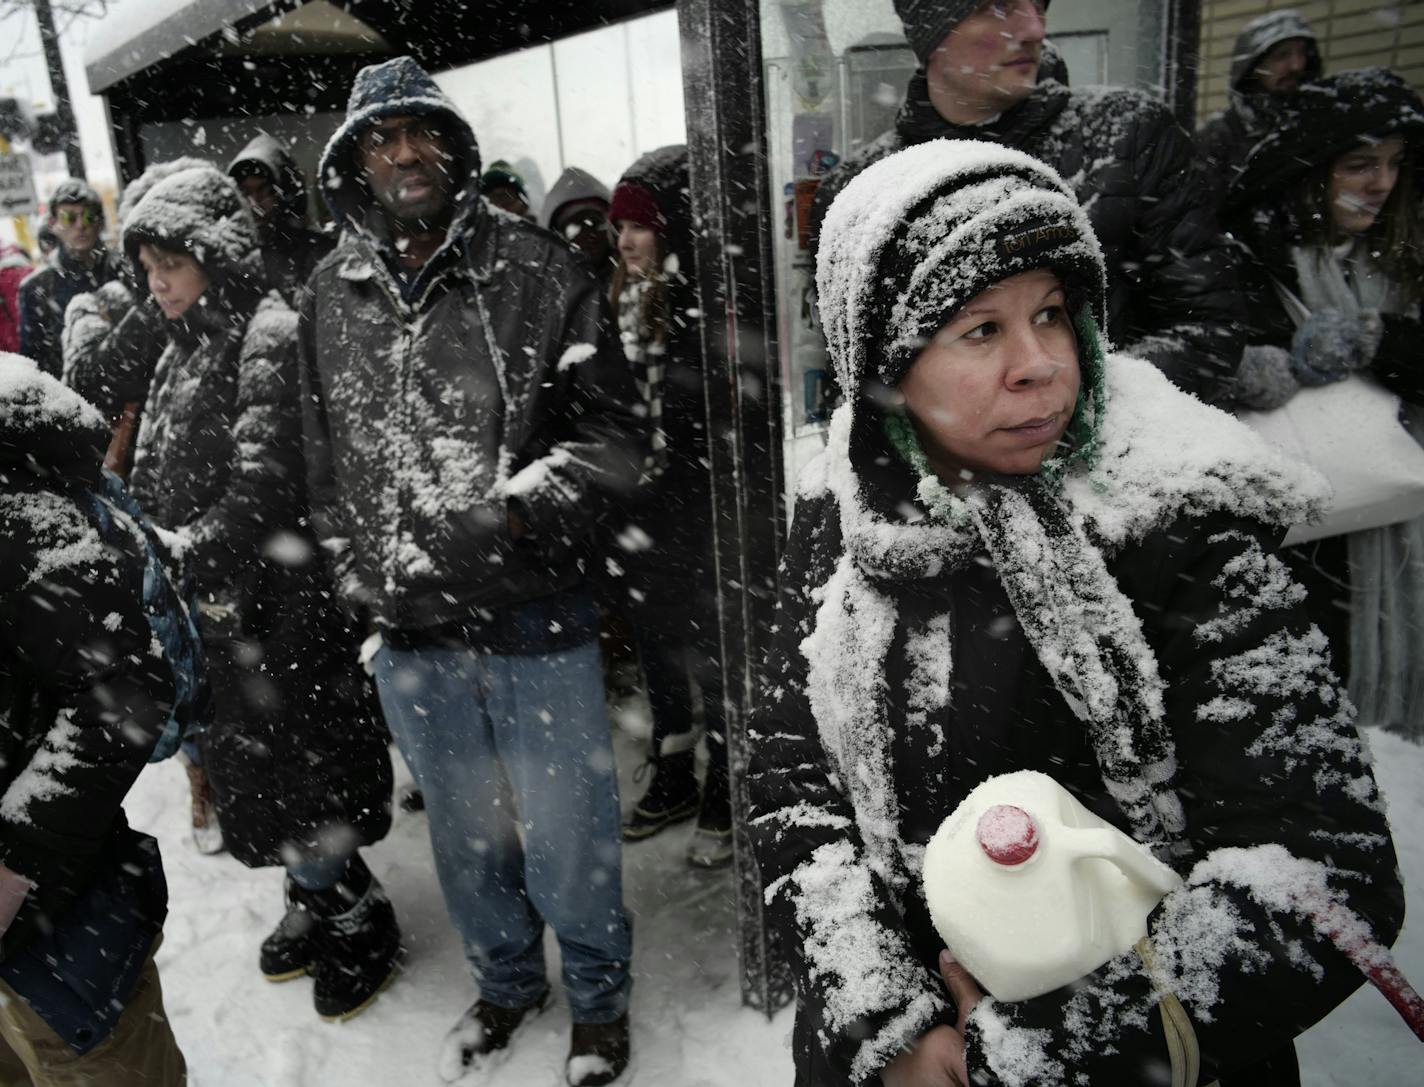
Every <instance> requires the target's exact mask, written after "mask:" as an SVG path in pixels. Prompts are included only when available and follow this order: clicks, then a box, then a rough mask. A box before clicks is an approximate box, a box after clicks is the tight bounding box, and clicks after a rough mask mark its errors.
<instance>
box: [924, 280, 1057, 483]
mask: <svg viewBox="0 0 1424 1087" xmlns="http://www.w3.org/2000/svg"><path fill="white" fill-rule="evenodd" d="M1078 385H1079V372H1078V341H1077V338H1076V336H1075V335H1074V333H1073V325H1072V322H1071V321H1070V320H1069V317H1068V313H1067V309H1066V306H1065V298H1064V294H1063V284H1062V283H1061V282H1060V281H1059V279H1058V277H1057V276H1056V275H1055V274H1054V273H1053V272H1050V271H1048V270H1046V269H1042V270H1038V271H1033V272H1023V273H1021V274H1019V275H1016V276H1011V277H1010V278H1008V279H1006V280H1004V281H1003V282H1001V283H999V284H996V285H995V286H993V287H990V288H989V289H988V290H986V291H984V292H982V293H981V294H979V295H978V296H977V297H975V298H974V299H973V300H972V301H971V302H970V303H969V304H968V305H966V306H965V307H964V308H963V309H962V310H960V311H959V312H958V313H957V314H956V315H955V316H954V318H953V320H951V321H950V322H949V324H947V325H945V326H944V328H942V329H940V331H939V333H938V334H937V335H936V336H935V337H934V339H933V340H931V341H930V343H929V344H928V346H926V347H925V348H924V349H923V350H922V351H921V352H920V353H919V355H918V356H917V357H916V358H915V361H914V363H913V364H912V365H911V366H910V369H909V372H908V373H907V374H906V375H905V377H904V379H903V380H902V381H901V382H900V385H899V390H898V391H899V393H900V395H901V396H903V397H904V400H905V406H906V407H907V408H908V409H909V412H910V415H911V417H912V418H913V419H914V421H915V429H916V430H917V431H918V432H919V436H920V443H921V445H922V446H923V447H924V450H925V453H926V455H927V456H928V457H929V460H930V464H931V465H933V467H934V469H935V471H936V472H937V473H938V474H939V476H940V477H941V478H942V479H944V480H945V481H946V482H949V483H954V482H956V481H957V478H964V476H963V473H965V472H973V471H976V470H978V471H989V472H996V473H1000V474H1004V475H1030V474H1032V473H1034V472H1037V471H1038V470H1039V468H1040V467H1041V466H1042V464H1043V461H1044V458H1045V457H1047V456H1048V455H1049V454H1050V453H1052V452H1053V449H1054V447H1055V446H1056V445H1057V444H1058V441H1059V439H1060V438H1062V437H1063V432H1064V431H1065V430H1067V429H1068V423H1069V421H1070V420H1071V419H1072V417H1073V409H1074V407H1075V406H1076V404H1077V401H1078Z"/></svg>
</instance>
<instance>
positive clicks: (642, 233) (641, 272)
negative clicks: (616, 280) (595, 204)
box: [615, 219, 658, 278]
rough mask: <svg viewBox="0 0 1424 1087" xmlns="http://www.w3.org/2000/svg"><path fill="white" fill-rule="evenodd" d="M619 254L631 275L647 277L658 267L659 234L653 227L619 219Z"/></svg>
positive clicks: (617, 224)
mask: <svg viewBox="0 0 1424 1087" xmlns="http://www.w3.org/2000/svg"><path fill="white" fill-rule="evenodd" d="M615 225H616V226H617V227H618V255H619V256H620V257H622V258H623V263H624V265H626V266H627V268H628V272H629V274H630V275H634V276H638V277H640V278H645V277H647V276H650V275H652V274H653V273H654V272H655V271H656V270H657V267H658V235H657V233H656V232H655V231H654V230H653V228H652V227H649V226H644V225H643V224H642V223H635V222H633V220H631V219H619V220H618V222H617V223H616V224H615Z"/></svg>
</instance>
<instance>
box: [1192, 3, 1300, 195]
mask: <svg viewBox="0 0 1424 1087" xmlns="http://www.w3.org/2000/svg"><path fill="white" fill-rule="evenodd" d="M1322 70H1323V65H1322V64H1321V61H1320V46H1319V44H1318V43H1317V42H1316V38H1315V31H1314V30H1312V29H1311V27H1310V24H1309V23H1307V22H1306V21H1305V20H1304V19H1302V18H1301V17H1300V13H1299V12H1296V11H1289V10H1287V11H1271V12H1267V13H1266V14H1265V15H1262V16H1260V17H1259V18H1256V19H1252V20H1251V21H1250V22H1249V23H1247V24H1246V25H1245V26H1244V27H1243V28H1242V30H1241V34H1240V35H1239V36H1238V37H1237V39H1236V45H1235V47H1234V48H1233V49H1232V50H1231V75H1230V77H1229V79H1228V84H1229V86H1228V94H1229V95H1230V98H1231V101H1230V104H1229V105H1228V106H1227V107H1226V108H1225V109H1224V110H1221V111H1220V112H1219V113H1213V114H1212V115H1211V116H1210V117H1208V118H1207V119H1206V120H1205V121H1203V122H1202V126H1201V127H1200V128H1199V129H1197V149H1198V151H1199V152H1200V154H1201V161H1202V163H1203V165H1204V167H1205V169H1203V171H1202V173H1203V175H1204V176H1205V177H1206V179H1207V182H1208V184H1210V185H1211V186H1212V191H1213V195H1214V197H1215V200H1216V206H1217V208H1218V210H1220V208H1221V204H1222V202H1223V201H1224V200H1225V199H1226V190H1227V188H1228V187H1229V186H1230V184H1231V182H1232V180H1233V179H1234V178H1235V177H1236V175H1237V174H1238V173H1239V172H1240V170H1241V168H1242V167H1243V166H1245V165H1246V158H1247V156H1248V155H1249V154H1250V153H1251V148H1253V147H1255V146H1256V144H1257V143H1259V142H1260V140H1261V138H1262V137H1263V136H1265V135H1266V134H1267V133H1269V132H1270V131H1271V130H1272V129H1273V128H1274V127H1275V122H1276V117H1277V116H1278V114H1279V110H1280V107H1281V106H1282V105H1284V104H1287V103H1288V102H1289V101H1290V99H1291V98H1292V97H1293V96H1294V92H1295V91H1296V90H1298V89H1299V88H1300V85H1301V84H1302V83H1308V82H1310V81H1312V80H1315V79H1318V78H1319V77H1320V73H1321V71H1322Z"/></svg>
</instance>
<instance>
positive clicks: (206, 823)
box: [185, 762, 227, 856]
mask: <svg viewBox="0 0 1424 1087" xmlns="http://www.w3.org/2000/svg"><path fill="white" fill-rule="evenodd" d="M185 769H186V770H187V771H188V795H189V798H190V799H191V801H192V805H193V844H194V845H195V846H197V848H198V852H199V853H202V854H204V855H206V856H212V855H213V854H214V853H221V852H222V851H223V850H224V849H226V848H227V846H226V845H225V844H224V842H223V834H222V826H221V825H220V824H219V823H218V809H217V805H216V804H215V803H214V802H213V790H212V786H210V785H209V784H208V775H207V774H206V773H205V772H204V770H203V768H202V767H201V766H195V765H193V764H192V763H191V762H190V763H188V764H187V765H186V767H185Z"/></svg>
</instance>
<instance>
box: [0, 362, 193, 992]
mask: <svg viewBox="0 0 1424 1087" xmlns="http://www.w3.org/2000/svg"><path fill="white" fill-rule="evenodd" d="M0 407H3V410H0V718H3V719H4V721H5V722H6V725H5V729H4V731H3V734H0V862H3V863H4V864H5V865H6V866H7V867H9V868H11V869H12V870H14V871H16V872H18V873H20V874H21V875H24V876H26V877H28V878H29V879H31V880H32V881H34V882H35V884H36V887H35V888H34V890H32V891H31V892H30V895H29V897H28V898H27V899H26V902H25V905H24V906H23V907H22V908H21V911H20V913H19V915H18V916H17V918H16V919H15V921H14V923H13V924H12V925H11V926H10V928H9V930H8V931H7V932H6V933H5V935H4V938H3V941H0V960H3V961H4V962H5V963H6V964H10V963H13V962H15V961H16V958H15V957H16V954H17V953H18V952H19V951H20V950H21V949H22V948H24V947H25V946H26V945H27V944H28V943H29V941H30V940H31V939H32V938H33V937H34V935H35V933H36V931H37V930H43V929H45V928H46V927H47V926H50V925H55V924H59V925H61V926H63V925H64V924H65V918H66V916H67V914H68V911H69V910H70V909H71V908H72V907H73V906H74V905H75V903H76V902H77V901H78V900H79V899H80V898H82V897H83V896H84V895H85V894H87V893H88V891H89V889H90V888H91V887H92V886H93V885H94V883H95V881H96V880H101V879H103V878H105V877H106V875H107V874H108V873H109V870H110V868H111V867H112V866H113V865H114V864H116V863H117V862H118V861H119V860H120V859H122V858H124V857H127V855H128V853H129V851H130V850H131V849H132V848H134V842H133V841H132V839H134V838H136V837H139V836H135V835H134V834H133V832H131V831H130V830H129V829H128V826H127V824H126V823H125V821H124V815H123V810H122V808H121V807H120V805H121V804H122V801H123V798H124V795H125V794H126V793H127V792H128V790H129V788H130V787H131V786H132V785H133V783H134V781H135V779H136V778H137V777H138V775H139V772H140V771H141V770H142V769H143V767H144V765H145V763H146V762H147V761H148V757H149V754H150V752H152V750H153V747H154V744H155V743H156V742H157V740H158V737H159V734H160V732H161V731H162V730H163V727H164V725H165V724H166V723H167V721H168V719H169V716H170V715H171V713H172V712H173V708H174V699H175V680H174V673H173V670H172V668H171V666H170V664H169V661H168V660H167V659H166V658H165V656H164V654H163V651H162V650H161V649H160V648H159V647H158V642H157V641H156V640H155V638H154V634H153V631H152V628H151V627H150V625H149V618H148V615H147V614H146V612H145V610H144V575H145V571H146V569H147V566H148V555H149V550H148V543H147V540H146V538H145V535H144V532H143V530H142V529H141V528H140V526H139V525H137V524H136V523H135V522H134V521H133V520H132V519H130V518H129V517H128V516H127V515H126V514H124V513H123V512H122V510H120V509H119V508H117V507H116V506H114V505H113V504H112V503H110V502H109V501H108V500H107V498H105V497H104V490H105V487H104V483H103V480H102V479H101V477H100V462H101V461H102V459H103V452H104V448H105V446H106V445H107V444H108V436H109V429H108V425H107V423H106V422H105V420H104V419H102V418H101V417H100V416H99V414H98V413H97V412H96V411H95V410H94V409H93V408H92V407H91V406H89V405H88V404H86V403H84V401H82V400H81V399H80V398H79V397H78V396H76V395H75V394H74V393H73V392H72V391H70V390H69V389H66V388H64V387H63V386H62V385H60V384H59V382H58V381H57V380H56V379H54V378H51V377H48V376H47V375H45V374H43V373H42V372H40V371H39V370H38V369H36V368H35V367H34V366H32V365H31V364H30V363H29V362H28V361H27V360H24V359H21V358H19V357H18V356H15V355H6V356H3V357H0ZM101 510H102V514H101ZM165 589H166V593H167V596H168V599H169V604H170V605H171V606H172V608H174V609H175V610H181V608H180V606H179V605H178V602H177V598H176V596H174V595H173V594H172V590H171V589H169V588H166V586H165ZM153 859H154V862H155V864H156V860H157V858H156V855H155V857H154V858H153ZM158 871H159V872H160V875H159V876H158V884H159V886H160V887H161V884H162V877H161V869H158ZM134 904H135V905H141V906H143V913H142V916H141V917H140V918H138V919H137V922H138V927H139V928H140V929H141V930H142V931H141V932H139V933H138V935H137V944H139V945H141V946H142V948H143V950H144V954H145V956H146V954H147V948H148V945H149V944H150V943H151V942H152V939H153V936H154V935H155V934H156V933H157V931H158V929H159V928H160V927H161V925H162V923H163V914H164V903H163V901H162V899H161V896H160V897H159V899H158V900H156V901H155V900H150V901H148V902H146V903H134ZM77 946H78V945H76V948H77ZM125 950H126V949H125V948H123V947H120V946H118V945H115V946H111V947H109V948H108V949H107V951H108V953H109V954H111V955H114V956H122V955H123V954H124V953H125ZM139 965H140V966H141V965H142V963H141V961H140V963H139Z"/></svg>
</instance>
